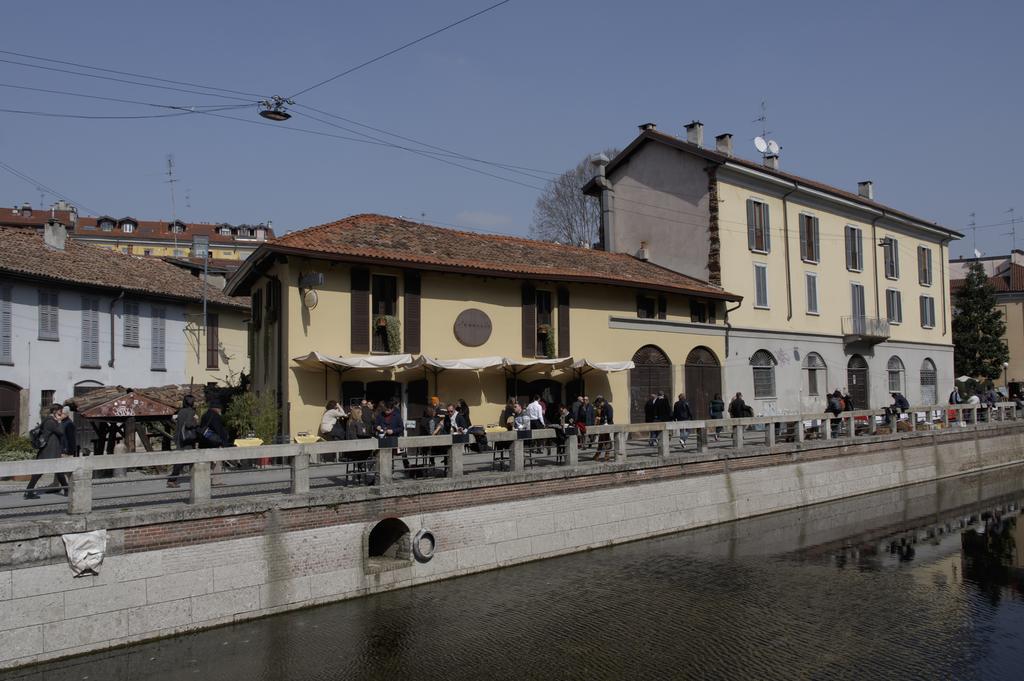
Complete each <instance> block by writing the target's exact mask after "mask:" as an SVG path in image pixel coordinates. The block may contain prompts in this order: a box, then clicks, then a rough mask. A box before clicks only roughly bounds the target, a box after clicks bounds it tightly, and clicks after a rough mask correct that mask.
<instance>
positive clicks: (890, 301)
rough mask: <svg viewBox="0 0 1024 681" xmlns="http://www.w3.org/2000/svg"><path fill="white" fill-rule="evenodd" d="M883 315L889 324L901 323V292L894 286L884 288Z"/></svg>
mask: <svg viewBox="0 0 1024 681" xmlns="http://www.w3.org/2000/svg"><path fill="white" fill-rule="evenodd" d="M885 316H886V318H887V319H888V320H889V323H890V324H902V323H903V294H901V293H900V292H899V291H898V290H896V289H894V288H890V289H886V290H885Z"/></svg>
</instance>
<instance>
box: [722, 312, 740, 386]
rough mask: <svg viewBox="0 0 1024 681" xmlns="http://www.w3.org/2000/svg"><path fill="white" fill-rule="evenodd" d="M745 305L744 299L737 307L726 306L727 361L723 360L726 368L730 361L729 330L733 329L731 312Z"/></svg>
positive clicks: (723, 366)
mask: <svg viewBox="0 0 1024 681" xmlns="http://www.w3.org/2000/svg"><path fill="white" fill-rule="evenodd" d="M741 307H743V301H742V300H741V301H740V302H738V303H736V307H727V308H725V361H724V362H722V368H723V369H724V368H725V365H726V363H728V361H729V331H731V330H732V324H730V323H729V313H730V312H735V311H736V310H738V309H740V308H741Z"/></svg>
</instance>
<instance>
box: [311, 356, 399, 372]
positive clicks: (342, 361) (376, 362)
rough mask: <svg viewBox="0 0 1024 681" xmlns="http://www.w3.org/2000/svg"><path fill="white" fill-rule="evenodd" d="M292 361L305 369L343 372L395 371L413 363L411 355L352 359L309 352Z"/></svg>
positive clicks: (355, 357) (357, 357) (356, 357)
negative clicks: (359, 370)
mask: <svg viewBox="0 0 1024 681" xmlns="http://www.w3.org/2000/svg"><path fill="white" fill-rule="evenodd" d="M292 361H294V362H295V363H296V364H298V365H299V366H301V367H303V368H305V369H319V368H321V367H329V368H331V369H337V370H339V371H344V370H346V369H397V368H400V367H405V366H409V365H411V364H412V363H413V359H412V355H356V356H352V357H336V356H334V355H325V354H323V353H320V352H311V353H309V354H308V355H303V356H302V357H296V358H294V359H293V360H292Z"/></svg>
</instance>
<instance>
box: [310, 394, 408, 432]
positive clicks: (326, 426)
mask: <svg viewBox="0 0 1024 681" xmlns="http://www.w3.org/2000/svg"><path fill="white" fill-rule="evenodd" d="M319 430H320V432H319V435H320V437H322V438H323V439H325V440H360V439H364V438H370V437H401V436H403V435H405V421H403V420H402V415H401V414H400V413H399V411H398V404H397V402H395V401H394V400H388V401H386V402H384V401H381V402H379V403H378V404H377V405H376V406H374V405H373V403H371V402H370V401H369V400H366V399H363V400H361V401H360V402H359V404H353V405H352V406H351V407H349V410H348V413H347V414H346V413H345V410H344V409H342V408H341V405H340V404H338V401H337V400H330V401H329V402H328V403H327V406H326V407H325V408H324V413H323V416H321V418H320V429H319Z"/></svg>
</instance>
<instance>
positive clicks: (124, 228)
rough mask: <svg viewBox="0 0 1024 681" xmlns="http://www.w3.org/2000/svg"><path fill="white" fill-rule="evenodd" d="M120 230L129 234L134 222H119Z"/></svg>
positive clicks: (133, 229)
mask: <svg viewBox="0 0 1024 681" xmlns="http://www.w3.org/2000/svg"><path fill="white" fill-rule="evenodd" d="M121 231H122V232H124V233H125V234H131V233H132V232H134V231H135V224H134V223H132V222H125V223H122V224H121Z"/></svg>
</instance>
